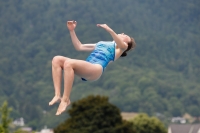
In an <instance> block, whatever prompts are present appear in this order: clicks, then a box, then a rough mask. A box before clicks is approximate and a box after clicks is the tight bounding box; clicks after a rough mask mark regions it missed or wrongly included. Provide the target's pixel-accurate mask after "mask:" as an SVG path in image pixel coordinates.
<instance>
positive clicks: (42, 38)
mask: <svg viewBox="0 0 200 133" xmlns="http://www.w3.org/2000/svg"><path fill="white" fill-rule="evenodd" d="M199 6H200V1H199V0H190V1H188V0H151V1H147V0H123V1H122V0H121V1H119V0H118V1H116V0H99V1H96V0H90V1H82V0H14V1H13V0H0V103H3V102H4V101H8V104H9V106H10V107H12V108H13V111H12V113H11V117H12V118H13V119H14V120H15V119H18V118H23V119H24V121H25V123H26V125H28V126H31V127H33V128H34V129H40V128H42V127H44V126H45V125H46V126H47V127H50V128H54V127H55V126H57V125H58V124H59V123H61V122H62V121H64V120H65V119H67V118H68V114H67V113H64V114H62V115H61V116H55V113H56V110H57V107H58V104H56V105H53V106H52V107H49V106H48V102H49V101H50V100H51V99H52V98H53V96H54V88H53V82H52V74H51V60H52V58H53V57H54V56H56V55H62V56H67V57H70V58H76V59H83V60H85V59H86V58H87V56H88V55H89V53H87V52H78V51H75V49H74V47H73V45H72V42H71V39H70V35H69V31H68V29H67V27H66V21H68V20H76V21H77V22H78V25H77V27H76V33H77V36H78V38H79V39H80V41H81V42H82V43H96V42H98V41H101V40H104V41H112V38H111V36H110V35H109V34H108V33H107V32H106V31H105V30H103V29H101V28H98V27H96V24H98V23H106V24H107V25H109V26H110V27H111V28H112V29H113V30H114V31H115V32H117V33H122V32H123V33H125V34H128V35H130V36H132V37H134V38H135V41H136V43H137V46H136V49H135V50H133V51H131V52H129V53H128V56H127V57H125V58H120V59H119V60H117V61H116V62H115V63H112V64H111V65H109V66H108V67H107V68H106V70H105V72H104V73H103V76H102V77H101V78H100V79H99V80H98V81H95V82H83V81H82V80H81V79H80V78H79V77H75V81H74V86H73V89H72V93H71V101H72V102H74V101H76V100H79V99H81V98H84V97H86V96H88V95H103V96H107V97H109V101H110V102H111V103H112V104H114V105H116V106H117V107H118V108H119V109H120V111H121V112H134V113H140V112H144V113H147V114H148V115H150V116H157V117H159V116H162V119H161V120H162V121H163V122H165V123H168V119H169V118H172V117H183V116H184V115H186V114H187V115H190V116H191V117H193V118H199V116H200V8H199ZM193 122H198V119H195V120H194V121H193Z"/></svg>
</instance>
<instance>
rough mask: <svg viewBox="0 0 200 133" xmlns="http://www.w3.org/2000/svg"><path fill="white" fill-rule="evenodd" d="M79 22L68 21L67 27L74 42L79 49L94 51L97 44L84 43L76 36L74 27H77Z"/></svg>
mask: <svg viewBox="0 0 200 133" xmlns="http://www.w3.org/2000/svg"><path fill="white" fill-rule="evenodd" d="M76 25H77V22H76V21H68V22H67V27H68V29H69V31H70V36H71V40H72V43H73V45H74V47H75V49H76V50H77V51H92V50H94V48H95V44H82V43H81V42H80V41H79V39H78V37H77V36H76V33H75V31H74V29H75V28H76Z"/></svg>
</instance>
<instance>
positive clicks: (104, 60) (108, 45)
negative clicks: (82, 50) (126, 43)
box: [82, 41, 116, 80]
mask: <svg viewBox="0 0 200 133" xmlns="http://www.w3.org/2000/svg"><path fill="white" fill-rule="evenodd" d="M115 47H116V43H115V42H114V41H112V42H108V41H100V42H98V43H97V44H96V46H95V49H94V50H93V51H92V53H91V54H90V55H89V56H88V58H87V59H86V61H87V62H90V63H92V64H100V65H101V66H102V67H103V70H104V69H105V68H106V66H107V65H108V63H109V62H110V61H114V60H115ZM82 80H85V79H83V78H82Z"/></svg>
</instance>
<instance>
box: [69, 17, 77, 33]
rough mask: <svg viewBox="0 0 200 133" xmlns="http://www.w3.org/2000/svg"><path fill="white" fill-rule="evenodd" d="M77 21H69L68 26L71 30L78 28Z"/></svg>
mask: <svg viewBox="0 0 200 133" xmlns="http://www.w3.org/2000/svg"><path fill="white" fill-rule="evenodd" d="M76 25H77V22H76V21H74V20H73V21H67V27H68V29H69V31H73V30H74V29H75V28H76Z"/></svg>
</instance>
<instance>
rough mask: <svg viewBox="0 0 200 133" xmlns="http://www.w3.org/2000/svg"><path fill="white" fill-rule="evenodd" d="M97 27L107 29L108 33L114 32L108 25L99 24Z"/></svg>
mask: <svg viewBox="0 0 200 133" xmlns="http://www.w3.org/2000/svg"><path fill="white" fill-rule="evenodd" d="M97 27H101V28H103V29H105V30H106V31H108V32H111V31H113V30H112V29H111V28H110V27H109V26H108V25H107V24H97Z"/></svg>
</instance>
